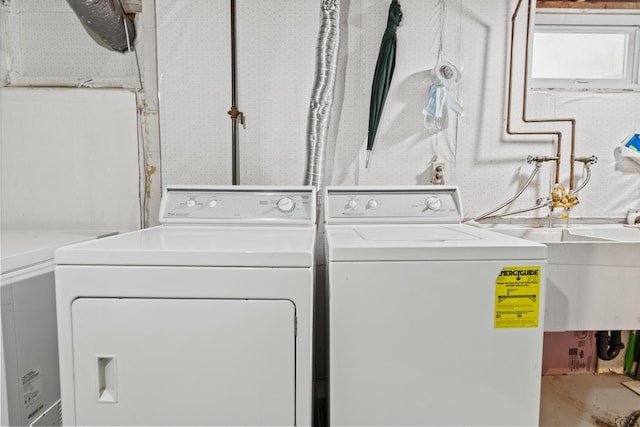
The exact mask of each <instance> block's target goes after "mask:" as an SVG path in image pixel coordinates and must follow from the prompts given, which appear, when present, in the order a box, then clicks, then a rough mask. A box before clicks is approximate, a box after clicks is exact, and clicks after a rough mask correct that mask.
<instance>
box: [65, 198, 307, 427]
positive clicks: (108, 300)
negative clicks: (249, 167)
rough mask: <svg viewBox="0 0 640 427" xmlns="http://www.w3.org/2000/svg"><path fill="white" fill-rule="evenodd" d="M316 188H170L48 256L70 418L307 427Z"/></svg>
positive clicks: (80, 421) (67, 416)
mask: <svg viewBox="0 0 640 427" xmlns="http://www.w3.org/2000/svg"><path fill="white" fill-rule="evenodd" d="M315 210H316V208H315V190H314V189H313V187H285V188H281V187H278V188H275V187H245V186H235V187H230V186H227V187H222V186H208V187H207V186H188V187H185V186H171V187H168V188H167V189H166V190H165V192H164V194H163V199H162V206H161V218H160V221H161V223H162V224H163V225H160V226H158V227H154V228H149V229H145V230H140V231H136V232H133V233H128V234H122V235H120V236H116V237H113V238H107V239H103V240H101V241H97V242H92V243H87V244H81V245H75V246H70V247H66V248H62V249H60V250H58V251H57V252H56V264H57V265H56V280H57V288H56V296H57V309H58V325H59V333H58V336H59V347H60V373H61V389H62V403H63V405H62V407H63V421H64V423H65V424H67V425H94V424H101V425H123V424H124V425H310V424H311V408H312V391H311V390H312V388H311V382H312V371H311V368H312V365H311V362H312V360H311V345H312V323H313V322H312V307H313V281H314V274H313V271H314V269H313V267H314V242H315V235H316V227H315V216H316V212H315Z"/></svg>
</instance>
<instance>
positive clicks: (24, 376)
mask: <svg viewBox="0 0 640 427" xmlns="http://www.w3.org/2000/svg"><path fill="white" fill-rule="evenodd" d="M105 234H109V233H106V232H100V231H82V230H43V229H27V228H20V229H17V228H3V229H2V261H1V268H0V270H1V271H2V276H1V277H2V288H1V289H2V296H1V298H2V422H1V424H2V425H29V424H32V423H36V424H37V425H55V424H56V423H57V424H58V425H59V424H60V421H59V419H60V415H59V409H58V407H57V403H58V402H59V400H60V377H59V374H58V338H57V333H56V303H55V289H54V280H53V268H54V263H53V252H54V250H55V249H56V248H57V247H60V246H63V245H68V244H71V243H76V242H82V241H85V240H92V239H95V238H97V237H99V236H101V235H105Z"/></svg>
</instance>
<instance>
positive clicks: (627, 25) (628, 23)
mask: <svg viewBox="0 0 640 427" xmlns="http://www.w3.org/2000/svg"><path fill="white" fill-rule="evenodd" d="M537 30H541V31H540V32H545V33H549V32H558V33H567V34H572V33H582V34H584V33H590V34H598V33H601V34H616V33H617V34H627V35H628V38H627V49H626V55H625V62H626V65H625V76H624V77H623V78H620V79H583V78H576V79H571V78H533V76H532V69H533V62H534V61H535V58H534V57H533V43H532V46H531V47H530V49H531V50H530V52H531V57H532V60H531V64H530V66H529V70H528V73H529V76H530V81H529V85H530V88H531V89H534V90H568V91H576V90H577V91H600V92H619V91H640V82H639V78H640V72H639V68H640V10H633V11H630V10H628V9H625V10H624V11H622V12H621V11H615V10H601V9H581V10H566V9H538V10H537V11H536V17H535V27H534V29H533V34H534V35H535V32H536V31H537ZM532 40H533V37H532Z"/></svg>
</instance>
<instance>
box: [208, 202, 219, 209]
mask: <svg viewBox="0 0 640 427" xmlns="http://www.w3.org/2000/svg"><path fill="white" fill-rule="evenodd" d="M217 204H218V201H217V200H209V207H210V208H215V207H216V205H217Z"/></svg>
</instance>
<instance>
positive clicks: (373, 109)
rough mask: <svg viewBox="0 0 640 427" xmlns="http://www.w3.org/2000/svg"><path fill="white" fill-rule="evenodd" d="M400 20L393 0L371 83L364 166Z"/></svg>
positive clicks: (390, 72) (386, 86)
mask: <svg viewBox="0 0 640 427" xmlns="http://www.w3.org/2000/svg"><path fill="white" fill-rule="evenodd" d="M401 20H402V10H401V9H400V3H398V0H393V1H392V2H391V5H390V6H389V18H388V19H387V28H386V30H385V31H384V35H383V36H382V43H381V44H380V52H379V53H378V62H377V63H376V71H375V73H374V75H373V83H372V84H371V105H370V106H369V135H368V139H367V162H366V164H365V167H369V159H370V158H371V150H373V143H374V141H375V139H376V132H378V124H380V118H381V117H382V108H383V107H384V101H385V100H386V99H387V93H389V85H391V78H392V77H393V70H394V68H395V67H396V28H398V25H399V24H400V21H401Z"/></svg>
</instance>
